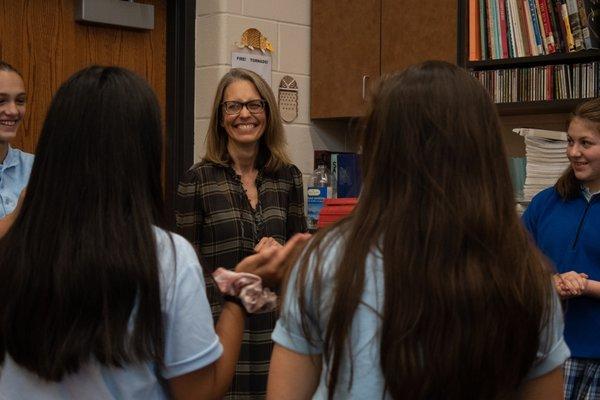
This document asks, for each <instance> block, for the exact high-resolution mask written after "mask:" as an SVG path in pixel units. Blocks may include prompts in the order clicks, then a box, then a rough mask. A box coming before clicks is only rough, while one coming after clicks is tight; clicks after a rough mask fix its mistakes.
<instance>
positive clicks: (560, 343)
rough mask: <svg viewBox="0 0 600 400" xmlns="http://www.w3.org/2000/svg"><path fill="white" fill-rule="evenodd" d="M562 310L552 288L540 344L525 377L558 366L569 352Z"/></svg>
mask: <svg viewBox="0 0 600 400" xmlns="http://www.w3.org/2000/svg"><path fill="white" fill-rule="evenodd" d="M564 327H565V324H564V320H563V311H562V307H561V305H560V301H559V299H558V295H557V294H556V292H555V291H554V290H552V310H551V314H550V317H549V319H548V323H547V324H546V325H545V326H544V328H543V329H542V332H541V334H540V345H539V348H538V352H537V355H536V360H535V362H534V364H533V367H532V368H531V370H529V373H528V374H527V376H526V378H525V379H534V378H538V377H540V376H542V375H545V374H547V373H548V372H550V371H552V370H554V369H556V368H558V367H560V366H561V365H562V364H564V362H565V361H566V360H567V358H569V357H570V355H571V352H570V351H569V347H568V346H567V344H566V342H565V339H564V336H563V331H564Z"/></svg>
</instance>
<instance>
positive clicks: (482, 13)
mask: <svg viewBox="0 0 600 400" xmlns="http://www.w3.org/2000/svg"><path fill="white" fill-rule="evenodd" d="M599 28H600V5H599V4H598V2H597V1H596V0H469V61H479V60H497V59H501V58H514V57H529V56H538V55H544V54H553V53H568V52H572V51H579V50H584V49H597V48H599V47H600V38H599V36H598V32H599Z"/></svg>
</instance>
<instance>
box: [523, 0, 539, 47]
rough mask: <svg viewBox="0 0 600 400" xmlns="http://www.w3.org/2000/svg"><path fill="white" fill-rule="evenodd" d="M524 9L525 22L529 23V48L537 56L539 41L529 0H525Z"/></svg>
mask: <svg viewBox="0 0 600 400" xmlns="http://www.w3.org/2000/svg"><path fill="white" fill-rule="evenodd" d="M523 11H524V12H525V18H526V21H525V23H526V24H527V32H528V35H529V49H530V50H531V55H532V56H537V55H539V54H540V53H539V52H538V47H537V43H536V40H535V31H534V29H533V22H532V19H531V11H530V9H529V0H523Z"/></svg>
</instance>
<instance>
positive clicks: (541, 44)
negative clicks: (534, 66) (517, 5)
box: [528, 0, 544, 55]
mask: <svg viewBox="0 0 600 400" xmlns="http://www.w3.org/2000/svg"><path fill="white" fill-rule="evenodd" d="M528 5H529V13H530V15H531V25H532V26H533V31H534V32H535V44H536V47H537V49H538V54H540V55H541V54H544V42H543V39H542V34H541V32H540V24H539V22H538V17H537V8H536V6H535V0H528Z"/></svg>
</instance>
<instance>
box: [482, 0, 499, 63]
mask: <svg viewBox="0 0 600 400" xmlns="http://www.w3.org/2000/svg"><path fill="white" fill-rule="evenodd" d="M485 4H486V11H487V27H488V46H489V47H488V48H489V50H490V58H491V59H492V60H497V59H499V58H500V57H499V56H498V43H499V41H498V40H497V39H498V35H497V26H498V25H497V22H496V19H497V17H498V14H497V13H496V6H495V4H496V2H495V0H486V1H485Z"/></svg>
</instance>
